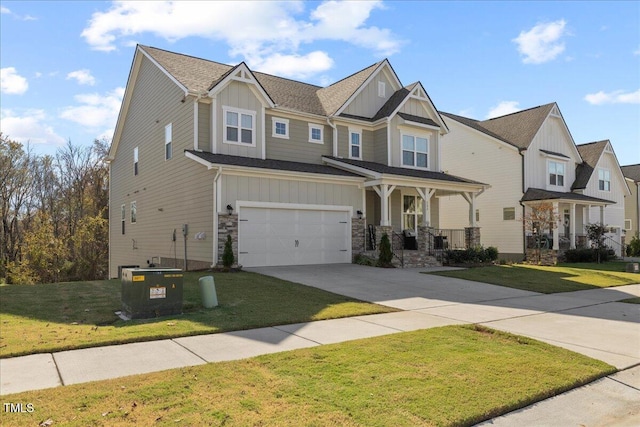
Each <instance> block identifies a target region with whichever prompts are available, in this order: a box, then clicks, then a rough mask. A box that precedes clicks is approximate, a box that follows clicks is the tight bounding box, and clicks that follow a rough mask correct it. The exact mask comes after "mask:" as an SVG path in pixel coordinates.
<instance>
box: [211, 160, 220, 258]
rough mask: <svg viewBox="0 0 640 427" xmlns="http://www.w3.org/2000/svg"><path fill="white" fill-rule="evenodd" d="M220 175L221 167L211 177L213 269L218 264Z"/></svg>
mask: <svg viewBox="0 0 640 427" xmlns="http://www.w3.org/2000/svg"><path fill="white" fill-rule="evenodd" d="M221 174H222V167H220V166H218V171H217V172H216V176H214V177H213V259H212V261H213V262H212V264H211V268H215V266H216V265H217V264H218V206H217V200H218V199H217V197H218V194H217V188H218V179H219V178H220V175H221Z"/></svg>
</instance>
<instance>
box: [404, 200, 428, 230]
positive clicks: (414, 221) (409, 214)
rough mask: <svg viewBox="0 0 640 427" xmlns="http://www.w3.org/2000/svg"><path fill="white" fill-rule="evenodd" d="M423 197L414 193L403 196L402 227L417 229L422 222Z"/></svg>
mask: <svg viewBox="0 0 640 427" xmlns="http://www.w3.org/2000/svg"><path fill="white" fill-rule="evenodd" d="M422 219H423V212H422V198H421V197H418V196H412V195H406V194H405V195H403V196H402V229H403V230H414V231H415V230H417V229H418V225H420V224H422Z"/></svg>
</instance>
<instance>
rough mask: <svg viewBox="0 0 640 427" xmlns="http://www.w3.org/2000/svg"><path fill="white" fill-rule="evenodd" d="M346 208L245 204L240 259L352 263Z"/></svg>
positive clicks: (269, 262) (264, 263)
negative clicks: (325, 208) (337, 209)
mask: <svg viewBox="0 0 640 427" xmlns="http://www.w3.org/2000/svg"><path fill="white" fill-rule="evenodd" d="M349 222H350V218H349V213H348V212H346V211H325V210H305V209H279V208H258V207H242V208H241V209H240V212H239V222H238V261H239V263H240V264H241V265H243V266H245V267H260V266H274V265H304V264H332V263H345V262H347V263H348V262H351V226H350V225H349Z"/></svg>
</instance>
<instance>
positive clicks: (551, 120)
mask: <svg viewBox="0 0 640 427" xmlns="http://www.w3.org/2000/svg"><path fill="white" fill-rule="evenodd" d="M572 147H574V143H573V141H572V140H571V138H570V136H569V134H568V133H567V132H566V131H565V128H564V124H563V123H562V119H561V118H557V117H552V116H549V117H548V118H547V120H546V121H545V122H544V123H543V124H542V126H541V127H540V130H538V133H537V135H536V136H535V137H534V138H533V141H532V142H531V144H530V145H529V148H528V149H527V150H526V151H525V185H526V187H525V188H542V189H547V190H551V191H564V192H569V191H571V185H572V184H573V182H574V181H575V179H576V165H577V164H579V163H580V162H581V160H580V159H579V158H578V157H577V154H576V150H574V149H573V148H572ZM540 150H547V151H552V152H554V153H559V154H563V155H565V156H567V157H568V159H566V162H564V163H565V175H564V186H563V187H559V186H555V185H554V186H552V185H549V178H548V174H547V173H548V171H547V161H548V160H549V158H548V157H547V156H546V155H544V153H542V152H541V151H540ZM551 160H554V161H558V160H557V159H551Z"/></svg>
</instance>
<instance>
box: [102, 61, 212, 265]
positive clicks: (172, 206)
mask: <svg viewBox="0 0 640 427" xmlns="http://www.w3.org/2000/svg"><path fill="white" fill-rule="evenodd" d="M141 61H142V62H141V65H140V72H139V75H138V79H137V81H136V84H135V86H134V89H133V93H132V99H131V104H130V106H129V109H128V112H127V116H126V117H125V118H124V120H125V121H124V126H123V130H122V136H121V139H120V143H119V146H118V150H117V152H116V154H115V158H114V160H113V161H112V162H111V165H110V168H111V182H110V186H111V187H110V211H111V215H110V224H109V225H110V229H109V233H110V270H109V275H110V276H111V277H115V276H117V273H118V266H119V265H140V266H146V265H147V260H149V261H150V260H151V259H152V257H154V256H159V257H170V258H173V257H174V249H175V253H176V254H177V257H178V258H179V259H182V258H183V255H184V252H183V251H184V242H183V239H182V236H181V227H182V224H185V223H187V224H189V236H188V242H187V243H188V244H187V246H188V256H189V259H192V260H201V261H207V260H211V258H212V243H211V242H212V237H213V234H212V221H213V217H212V212H211V207H212V190H213V184H212V176H213V175H212V174H211V172H208V171H207V170H206V168H204V167H202V166H200V165H198V164H196V163H195V162H193V161H192V160H189V159H187V158H186V157H185V156H184V153H183V152H184V150H185V149H192V148H193V102H184V103H182V102H180V101H181V100H182V99H183V96H184V93H183V92H182V91H181V90H180V89H179V88H178V87H177V86H176V85H175V84H174V83H173V82H171V81H170V80H169V79H168V78H167V77H166V76H165V75H164V74H163V73H162V72H161V71H160V70H159V69H158V68H157V67H156V66H154V65H153V64H152V63H151V62H150V61H148V60H147V59H146V58H144V57H142V59H141ZM168 123H172V128H173V142H172V145H173V150H172V151H173V157H172V158H171V159H170V160H165V152H164V149H165V146H164V129H165V125H167V124H168ZM136 146H137V147H139V175H138V176H135V177H134V176H133V166H132V165H133V149H134V147H136ZM195 183H197V185H196V184H195ZM132 201H136V204H137V222H136V223H135V224H132V223H131V220H130V215H131V212H130V204H131V202H132ZM122 204H124V205H125V206H126V231H125V235H122V234H121V221H120V206H121V205H122ZM174 229H176V230H177V235H178V241H177V242H175V243H174V242H172V239H171V237H172V233H173V230H174ZM201 231H202V232H205V233H206V239H205V240H198V241H196V240H194V239H193V236H194V234H195V233H197V232H201ZM134 241H135V247H136V248H137V249H133V247H134ZM176 244H177V247H176Z"/></svg>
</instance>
